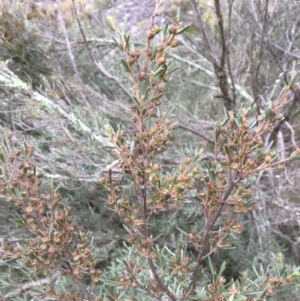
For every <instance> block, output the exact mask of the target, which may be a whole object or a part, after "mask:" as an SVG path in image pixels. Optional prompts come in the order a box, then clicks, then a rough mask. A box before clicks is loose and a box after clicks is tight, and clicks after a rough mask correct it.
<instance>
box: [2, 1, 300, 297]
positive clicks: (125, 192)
mask: <svg viewBox="0 0 300 301" xmlns="http://www.w3.org/2000/svg"><path fill="white" fill-rule="evenodd" d="M159 5H160V2H158V3H157V7H156V10H155V11H154V13H153V16H152V20H151V25H150V29H149V31H148V32H147V34H146V36H147V38H146V45H145V49H139V48H134V46H133V45H132V44H131V41H130V36H129V35H128V34H126V33H125V32H124V31H123V30H122V29H120V28H119V26H118V24H117V22H116V20H115V19H114V18H113V17H108V18H107V19H106V22H107V24H108V26H109V27H110V28H111V29H112V30H113V31H114V32H115V34H116V35H115V37H114V40H115V42H116V44H117V45H118V47H119V48H120V50H121V52H122V53H123V58H121V64H122V67H123V69H124V72H126V74H127V75H128V77H129V79H130V81H131V85H132V104H131V106H130V109H131V112H132V116H131V121H132V126H131V128H130V131H129V130H128V131H126V130H125V129H121V128H114V127H113V126H111V125H110V124H109V123H107V124H106V125H105V130H106V133H107V141H106V146H107V147H110V148H111V152H112V155H113V156H115V159H116V160H115V161H114V162H113V163H112V164H110V165H108V166H107V167H106V168H105V169H102V170H101V173H102V175H103V176H101V177H100V178H99V183H100V184H101V185H103V186H104V187H105V188H106V189H107V190H108V192H109V197H108V201H107V205H108V206H109V207H110V208H111V209H112V210H113V211H115V212H116V213H117V214H118V216H119V218H120V221H121V222H122V224H123V226H124V228H125V229H126V231H127V232H128V234H129V236H130V237H129V239H128V240H125V242H124V248H123V254H118V256H119V258H117V259H116V261H115V262H114V261H112V262H111V264H110V266H109V267H106V269H105V270H103V271H102V272H103V273H102V274H101V271H100V269H97V268H96V267H95V255H96V254H95V255H94V256H92V253H93V252H92V247H91V243H90V241H89V238H88V235H87V234H85V233H84V232H83V231H81V230H80V226H78V225H77V224H76V223H75V222H74V217H73V216H72V214H71V212H72V208H71V207H69V206H67V205H66V204H65V203H64V202H63V201H62V200H61V197H60V194H59V193H58V192H57V191H56V190H55V188H53V189H52V191H51V192H50V193H41V191H40V185H41V181H42V178H43V175H42V174H41V173H39V172H38V170H37V168H36V167H35V166H34V165H33V163H32V162H31V156H32V154H33V151H34V148H33V147H32V146H31V145H29V144H28V143H26V144H25V149H24V152H22V151H21V150H15V148H14V141H13V139H12V138H13V136H12V135H7V137H4V139H3V143H2V150H3V151H2V153H1V158H0V159H1V162H2V167H1V177H0V181H1V182H0V185H1V191H0V192H1V195H2V196H3V198H5V200H6V201H8V202H11V203H13V204H14V206H15V208H16V219H15V220H16V222H19V223H20V224H21V225H22V226H24V227H25V228H27V229H28V230H29V232H28V239H27V238H24V240H23V241H22V243H21V244H20V245H18V246H11V245H8V244H6V245H4V246H3V248H2V254H3V259H8V258H9V259H10V260H21V262H22V265H23V266H24V267H28V268H29V269H31V270H32V272H33V274H34V275H36V276H37V278H40V277H42V276H46V275H48V273H53V272H55V273H59V274H60V275H62V276H67V279H70V280H71V281H72V282H73V285H72V284H70V283H69V282H67V280H65V281H66V282H65V283H66V284H65V285H66V287H65V290H66V291H63V289H62V287H61V284H60V283H59V281H57V282H56V283H55V282H52V283H47V286H46V287H45V289H44V290H43V291H42V292H41V298H53V299H57V300H153V299H156V300H215V301H217V300H230V301H231V300H253V301H254V300H264V299H265V298H266V297H267V296H272V295H273V294H274V293H275V292H276V291H278V290H281V289H282V288H283V287H288V286H289V285H291V284H292V281H293V279H294V278H297V277H299V273H298V269H292V267H290V266H288V265H285V264H284V262H283V256H282V254H277V256H275V257H274V258H273V262H272V263H273V265H274V267H275V268H274V269H273V270H272V271H271V270H265V269H264V268H263V267H261V269H260V270H259V271H257V270H256V269H255V268H254V271H253V272H252V273H251V272H250V271H248V270H247V271H241V275H238V277H237V278H236V279H234V278H232V279H226V277H225V276H224V275H225V274H226V273H225V270H226V264H225V262H224V263H222V264H221V266H220V267H219V268H218V269H216V267H215V266H214V262H213V260H212V256H213V255H214V254H215V253H216V252H222V250H223V249H229V250H230V252H234V250H232V243H233V239H234V238H235V236H237V235H239V234H240V233H241V232H242V229H243V226H244V225H243V219H242V217H243V216H244V215H245V214H246V213H247V212H249V211H252V210H257V209H258V206H257V204H256V203H255V201H254V200H253V199H252V196H253V193H254V192H253V190H252V188H251V187H252V182H251V178H252V177H253V176H254V175H256V174H257V173H258V172H261V171H269V170H273V171H274V170H275V171H283V170H284V168H285V167H284V166H285V164H286V163H287V162H290V161H294V160H298V159H299V156H300V149H299V148H297V149H296V150H295V151H294V152H293V153H292V154H291V156H290V157H289V158H288V159H283V160H282V159H279V158H278V153H277V152H276V149H268V148H266V147H265V146H264V143H263V135H265V134H266V133H269V132H271V131H272V123H273V122H275V121H277V120H281V119H282V118H283V116H282V114H281V113H280V109H281V108H282V107H284V106H285V105H286V104H287V100H286V96H287V94H288V93H289V91H290V90H291V89H293V87H294V85H295V82H296V79H297V76H296V74H292V77H291V80H290V82H289V84H288V85H287V86H286V87H285V89H284V90H283V91H282V93H281V94H280V95H279V97H278V99H277V100H275V101H274V102H273V103H270V105H269V107H268V108H267V109H266V110H265V112H266V113H265V114H264V115H259V116H258V118H257V119H255V118H254V119H251V110H250V109H245V108H243V109H241V110H239V111H237V112H232V111H227V110H225V116H224V118H223V120H220V121H216V122H213V126H214V133H215V148H214V154H213V157H212V158H208V157H206V156H205V155H203V150H202V149H199V148H196V149H195V150H194V151H193V152H192V153H188V154H186V156H185V157H183V158H182V162H181V164H180V165H179V166H178V168H175V169H174V170H164V169H163V166H162V164H161V162H160V156H161V154H163V153H164V152H165V151H166V149H167V147H168V144H169V141H170V138H171V136H172V133H173V131H174V130H175V129H176V128H177V124H176V122H174V121H172V120H171V118H170V114H169V112H168V111H165V108H166V106H165V105H164V94H165V91H166V88H167V84H168V82H169V81H170V80H171V77H172V73H173V72H174V71H175V70H174V69H173V70H172V69H171V66H170V64H169V61H168V55H169V51H172V49H173V48H176V47H177V46H178V44H179V42H178V38H177V37H178V36H179V35H180V34H182V33H183V32H185V31H186V30H187V29H188V26H187V27H184V26H183V24H182V23H181V22H180V11H178V13H177V15H176V17H175V20H176V22H175V24H173V25H166V26H165V28H163V29H161V28H160V27H159V26H158V25H156V24H155V23H154V21H155V17H156V14H157V9H158V8H159ZM104 174H105V175H106V176H104ZM189 206H190V208H192V210H199V211H201V213H202V215H203V220H204V222H203V224H202V225H201V223H199V222H197V221H195V222H189V223H188V225H184V220H183V221H182V220H181V221H180V223H179V222H178V223H177V220H180V218H179V216H178V215H179V214H180V212H181V211H180V209H181V208H184V207H189ZM163 214H165V215H166V216H167V217H170V215H171V214H174V215H175V217H174V218H173V219H172V221H171V223H172V224H173V226H172V227H171V230H172V232H171V233H170V237H167V238H166V237H164V239H161V236H163V235H164V234H163V232H164V223H168V222H169V220H168V219H166V220H160V223H161V228H160V229H159V230H158V228H157V227H156V225H155V223H156V222H157V219H156V217H157V216H158V215H163ZM240 216H241V217H240ZM98 255H99V254H98ZM88 276H89V277H88ZM61 279H62V278H60V280H61ZM61 281H62V280H61ZM75 288H76V289H75Z"/></svg>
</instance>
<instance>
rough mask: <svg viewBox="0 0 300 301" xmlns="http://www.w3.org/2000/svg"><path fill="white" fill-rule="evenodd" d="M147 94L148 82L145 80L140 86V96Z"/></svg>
mask: <svg viewBox="0 0 300 301" xmlns="http://www.w3.org/2000/svg"><path fill="white" fill-rule="evenodd" d="M146 93H147V82H146V81H145V80H143V81H142V82H141V84H140V94H141V95H144V96H146Z"/></svg>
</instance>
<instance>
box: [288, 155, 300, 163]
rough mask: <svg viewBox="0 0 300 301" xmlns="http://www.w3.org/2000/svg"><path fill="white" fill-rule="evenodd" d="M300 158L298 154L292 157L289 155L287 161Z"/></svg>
mask: <svg viewBox="0 0 300 301" xmlns="http://www.w3.org/2000/svg"><path fill="white" fill-rule="evenodd" d="M299 159H300V155H296V156H293V157H289V161H290V162H291V161H296V160H299Z"/></svg>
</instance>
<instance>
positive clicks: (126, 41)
mask: <svg viewBox="0 0 300 301" xmlns="http://www.w3.org/2000/svg"><path fill="white" fill-rule="evenodd" d="M124 39H125V43H126V44H125V49H128V50H129V49H130V44H129V40H130V34H129V35H128V36H127V35H126V34H124Z"/></svg>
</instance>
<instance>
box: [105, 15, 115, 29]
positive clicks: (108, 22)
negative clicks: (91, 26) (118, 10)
mask: <svg viewBox="0 0 300 301" xmlns="http://www.w3.org/2000/svg"><path fill="white" fill-rule="evenodd" d="M114 21H115V19H114V18H113V17H112V16H108V17H107V18H106V19H105V23H106V25H107V26H108V27H110V28H111V29H112V30H113V31H116V29H115V23H114Z"/></svg>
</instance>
